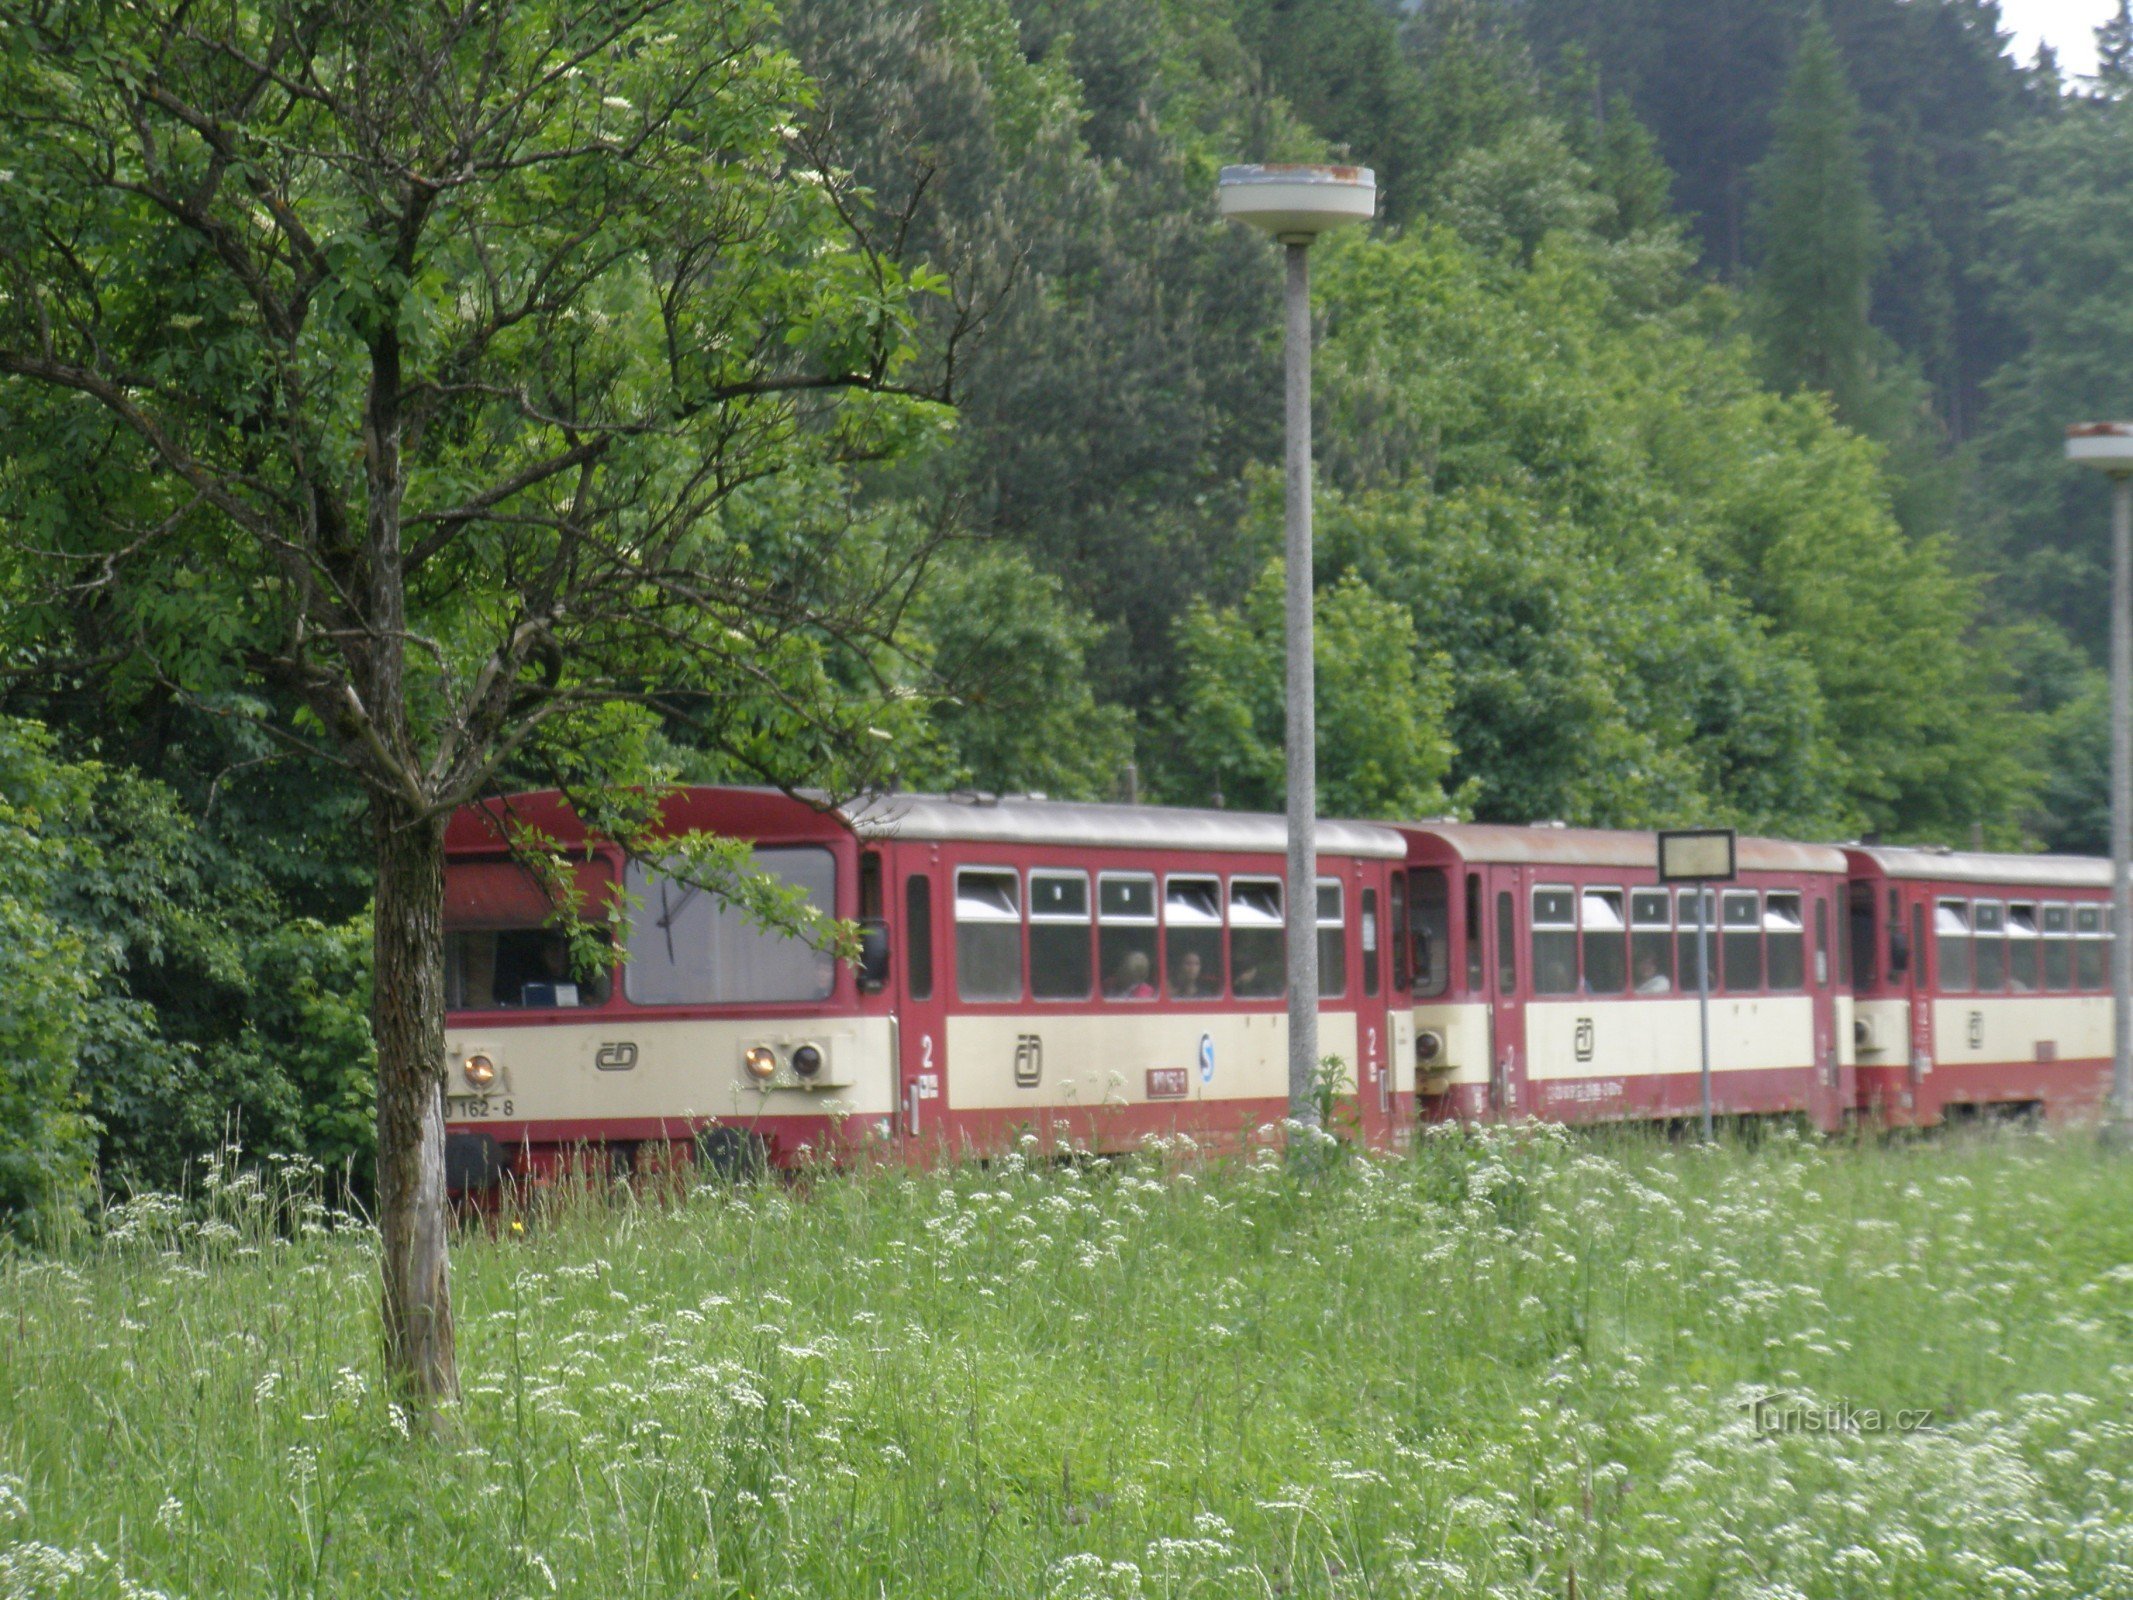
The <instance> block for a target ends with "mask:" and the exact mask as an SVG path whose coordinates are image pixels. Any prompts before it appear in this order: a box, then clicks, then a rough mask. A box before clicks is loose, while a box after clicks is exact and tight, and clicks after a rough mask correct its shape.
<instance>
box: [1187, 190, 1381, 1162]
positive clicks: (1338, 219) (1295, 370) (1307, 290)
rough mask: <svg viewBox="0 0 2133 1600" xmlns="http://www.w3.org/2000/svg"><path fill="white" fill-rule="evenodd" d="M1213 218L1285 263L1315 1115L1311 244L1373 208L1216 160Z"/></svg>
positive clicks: (1297, 874)
mask: <svg viewBox="0 0 2133 1600" xmlns="http://www.w3.org/2000/svg"><path fill="white" fill-rule="evenodd" d="M1216 195H1217V199H1218V200H1219V202H1220V204H1221V207H1222V215H1223V216H1225V217H1227V218H1229V219H1230V220H1231V221H1233V222H1243V223H1248V224H1249V225H1251V226H1252V227H1255V228H1259V229H1262V230H1263V231H1265V232H1267V233H1270V234H1272V235H1273V236H1274V237H1275V238H1276V239H1278V240H1280V241H1281V243H1282V245H1283V246H1284V247H1285V248H1286V253H1287V255H1288V264H1289V285H1288V302H1287V311H1288V319H1287V320H1288V337H1287V362H1288V386H1287V391H1288V407H1287V409H1288V426H1287V450H1286V454H1285V463H1284V468H1283V486H1284V489H1285V491H1286V492H1285V496H1284V499H1285V503H1286V510H1287V522H1288V629H1287V633H1288V638H1287V649H1288V738H1287V750H1288V769H1289V794H1288V802H1289V806H1288V810H1289V886H1288V896H1287V912H1288V948H1289V1115H1290V1116H1291V1117H1294V1118H1295V1119H1296V1120H1298V1121H1299V1122H1303V1123H1307V1124H1308V1123H1315V1122H1316V1121H1317V1120H1318V1103H1317V1100H1316V1099H1315V1098H1314V1096H1313V1094H1312V1088H1313V1083H1314V1080H1315V1079H1316V1077H1317V1074H1318V848H1317V843H1318V841H1317V828H1316V825H1315V822H1316V817H1317V814H1318V716H1317V708H1316V706H1315V705H1314V704H1313V696H1314V694H1315V692H1316V685H1315V676H1316V675H1315V673H1314V672H1313V670H1312V655H1311V651H1312V639H1311V279H1310V268H1309V266H1308V265H1307V264H1306V262H1307V255H1308V252H1309V250H1310V248H1311V241H1312V240H1314V239H1316V238H1317V237H1318V236H1319V235H1320V234H1321V233H1324V232H1325V231H1326V230H1327V229H1328V228H1337V227H1341V226H1343V225H1345V224H1348V223H1353V222H1367V221H1369V220H1370V218H1371V217H1372V216H1373V215H1374V214H1375V213H1376V211H1377V196H1378V189H1377V178H1376V175H1375V174H1374V173H1372V172H1371V170H1370V169H1369V168H1368V167H1311V166H1252V167H1224V168H1223V169H1222V176H1221V181H1220V183H1219V184H1218V186H1217V189H1216Z"/></svg>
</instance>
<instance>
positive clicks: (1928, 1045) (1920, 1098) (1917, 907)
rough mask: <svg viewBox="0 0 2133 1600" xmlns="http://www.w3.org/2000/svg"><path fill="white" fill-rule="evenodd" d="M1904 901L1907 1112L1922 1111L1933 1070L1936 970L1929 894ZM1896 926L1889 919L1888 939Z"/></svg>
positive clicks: (1911, 895) (1909, 896)
mask: <svg viewBox="0 0 2133 1600" xmlns="http://www.w3.org/2000/svg"><path fill="white" fill-rule="evenodd" d="M1905 899H1907V900H1908V901H1909V902H1910V904H1909V905H1908V906H1906V907H1905V908H1904V917H1905V925H1906V926H1908V927H1909V929H1910V936H1909V941H1908V943H1909V949H1910V956H1911V960H1910V966H1909V970H1908V971H1907V972H1906V974H1905V978H1904V983H1905V992H1906V993H1907V994H1908V995H1909V996H1910V999H1911V1074H1910V1086H1911V1087H1910V1093H1911V1099H1910V1102H1909V1105H1908V1106H1907V1108H1906V1109H1915V1110H1918V1111H1921V1112H1922V1111H1923V1110H1924V1106H1925V1099H1924V1095H1925V1086H1926V1078H1927V1076H1928V1075H1929V1074H1930V1073H1931V1072H1932V1071H1933V968H1932V967H1930V966H1928V964H1927V962H1928V958H1929V956H1930V954H1931V945H1930V941H1931V940H1932V937H1933V921H1932V910H1931V907H1932V903H1933V896H1932V894H1931V893H1930V892H1921V891H1920V890H1918V889H1916V888H1913V889H1911V890H1909V891H1908V892H1907V893H1906V895H1905ZM1896 927H1897V923H1896V921H1895V919H1894V918H1893V917H1892V918H1891V919H1890V920H1889V937H1890V938H1891V939H1894V938H1895V937H1896Z"/></svg>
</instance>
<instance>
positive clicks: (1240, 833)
mask: <svg viewBox="0 0 2133 1600" xmlns="http://www.w3.org/2000/svg"><path fill="white" fill-rule="evenodd" d="M839 814H840V815H841V816H843V817H844V818H845V820H846V821H847V822H849V823H850V824H851V827H852V831H853V832H855V833H857V834H858V835H860V837H862V838H866V839H954V840H958V841H968V842H976V843H999V844H1037V845H1044V844H1051V845H1079V846H1081V847H1083V848H1084V849H1092V850H1218V851H1235V852H1239V853H1245V852H1249V853H1252V854H1256V855H1278V854H1280V853H1281V852H1282V851H1283V850H1286V849H1287V848H1288V841H1289V830H1288V824H1287V822H1286V821H1285V820H1284V819H1282V818H1281V817H1279V816H1274V815H1271V814H1269V813H1265V812H1255V811H1199V810H1190V809H1187V808H1185V807H1182V806H1129V805H1109V804H1103V803H1099V802H1093V801H1081V800H1038V799H1033V798H1028V797H1024V796H1019V795H1002V796H999V797H993V796H989V795H988V796H971V797H965V796H958V795H937V794H886V795H879V796H876V797H874V798H871V799H866V800H859V801H854V802H853V803H851V804H849V805H846V806H844V807H842V808H840V812H839ZM1318 853H1319V854H1320V855H1330V856H1370V857H1377V858H1381V859H1385V860H1398V859H1399V858H1400V857H1402V856H1405V855H1406V854H1407V842H1406V841H1405V840H1404V839H1402V838H1401V837H1400V835H1399V834H1397V833H1395V832H1394V831H1393V830H1392V829H1390V828H1384V827H1378V826H1376V825H1374V824H1371V823H1367V822H1328V821H1325V820H1323V819H1322V820H1321V821H1320V822H1319V824H1318Z"/></svg>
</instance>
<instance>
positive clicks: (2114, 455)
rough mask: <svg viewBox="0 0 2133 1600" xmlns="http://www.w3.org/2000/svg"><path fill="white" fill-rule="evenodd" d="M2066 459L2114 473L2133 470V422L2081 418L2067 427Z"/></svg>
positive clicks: (2124, 473)
mask: <svg viewBox="0 0 2133 1600" xmlns="http://www.w3.org/2000/svg"><path fill="white" fill-rule="evenodd" d="M2066 459H2067V460H2069V461H2071V462H2073V463H2074V464H2075V465H2077V466H2083V467H2092V468H2094V469H2095V470H2096V471H2098V472H2108V473H2110V474H2111V476H2113V477H2124V476H2125V475H2127V474H2128V473H2133V422H2077V423H2075V424H2074V425H2073V426H2072V427H2071V428H2069V429H2067V430H2066Z"/></svg>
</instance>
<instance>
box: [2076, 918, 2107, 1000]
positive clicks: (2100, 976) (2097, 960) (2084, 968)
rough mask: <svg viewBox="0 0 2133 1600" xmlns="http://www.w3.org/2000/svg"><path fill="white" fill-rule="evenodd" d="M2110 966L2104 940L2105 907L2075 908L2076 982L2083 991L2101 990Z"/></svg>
mask: <svg viewBox="0 0 2133 1600" xmlns="http://www.w3.org/2000/svg"><path fill="white" fill-rule="evenodd" d="M2108 965H2109V962H2108V960H2107V959H2106V956H2105V949H2104V938H2103V907H2102V906H2076V907H2074V982H2075V984H2076V986H2077V987H2079V988H2083V989H2101V988H2102V987H2103V986H2104V971H2105V969H2106V967H2107V966H2108Z"/></svg>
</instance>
